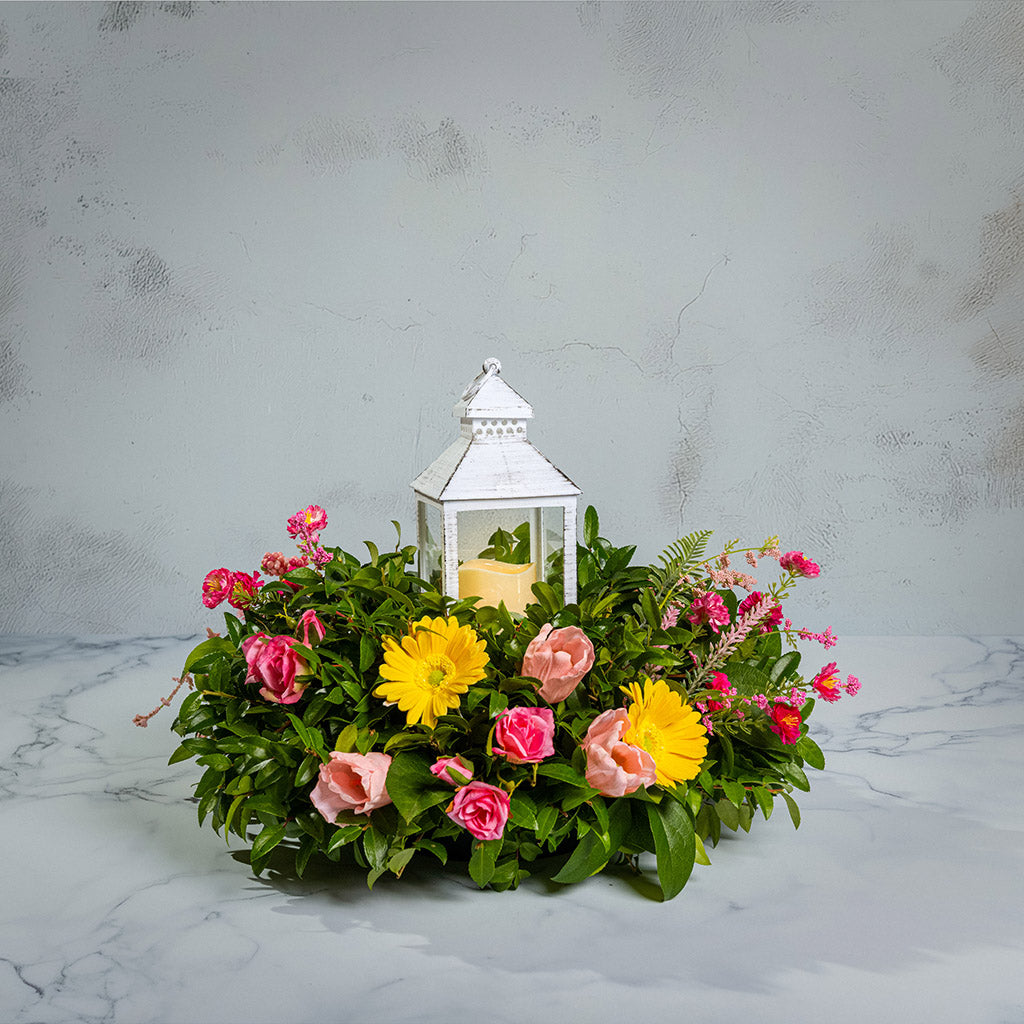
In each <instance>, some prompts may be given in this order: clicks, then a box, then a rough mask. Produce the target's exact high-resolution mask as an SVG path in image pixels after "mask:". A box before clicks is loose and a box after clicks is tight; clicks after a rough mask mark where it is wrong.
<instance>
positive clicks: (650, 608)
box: [640, 590, 661, 629]
mask: <svg viewBox="0 0 1024 1024" xmlns="http://www.w3.org/2000/svg"><path fill="white" fill-rule="evenodd" d="M640 608H641V610H642V611H643V613H644V618H645V619H646V620H647V623H648V625H650V627H651V628H652V629H661V612H660V611H658V602H657V600H656V599H655V597H654V591H652V590H645V591H643V593H642V594H641V595H640Z"/></svg>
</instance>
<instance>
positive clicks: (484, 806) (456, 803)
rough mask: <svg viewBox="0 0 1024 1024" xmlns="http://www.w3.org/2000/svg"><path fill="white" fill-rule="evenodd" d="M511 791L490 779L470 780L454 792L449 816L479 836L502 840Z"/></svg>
mask: <svg viewBox="0 0 1024 1024" xmlns="http://www.w3.org/2000/svg"><path fill="white" fill-rule="evenodd" d="M510 809H511V802H510V801H509V798H508V793H506V792H505V790H503V789H499V788H498V787H497V786H492V785H490V783H487V782H477V781H474V782H471V783H470V784H469V785H468V786H462V787H461V788H460V789H458V790H457V791H456V793H455V799H454V800H453V801H452V802H451V804H450V805H449V807H448V810H447V813H448V817H449V818H451V819H452V821H454V822H455V824H456V825H461V826H462V827H463V828H464V829H466V831H467V832H469V833H471V834H472V835H474V836H476V838H477V839H500V838H501V837H502V835H503V833H504V831H505V822H507V821H508V816H509V811H510Z"/></svg>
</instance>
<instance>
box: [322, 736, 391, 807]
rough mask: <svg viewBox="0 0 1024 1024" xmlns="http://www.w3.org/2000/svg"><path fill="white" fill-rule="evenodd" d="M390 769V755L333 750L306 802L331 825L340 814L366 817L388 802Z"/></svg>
mask: <svg viewBox="0 0 1024 1024" xmlns="http://www.w3.org/2000/svg"><path fill="white" fill-rule="evenodd" d="M390 767H391V755H390V754H379V753H375V752H371V753H369V754H356V753H342V752H341V751H340V750H333V751H331V759H330V760H329V761H328V762H327V763H326V764H322V765H320V776H319V778H318V779H317V783H316V785H315V786H314V787H313V792H312V793H310V794H309V799H310V800H311V801H312V802H313V806H314V807H315V808H316V809H317V810H318V811H319V812H320V814H321V815H323V818H324V820H325V821H327V822H329V823H330V824H332V825H333V824H334V821H335V819H336V818H337V817H338V814H339V813H340V812H341V811H352V812H353V813H354V814H369V813H370V811H374V810H376V809H377V808H378V807H384V806H385V805H386V804H389V803H391V797H390V796H389V795H388V790H387V785H386V783H387V774H388V769H389V768H390Z"/></svg>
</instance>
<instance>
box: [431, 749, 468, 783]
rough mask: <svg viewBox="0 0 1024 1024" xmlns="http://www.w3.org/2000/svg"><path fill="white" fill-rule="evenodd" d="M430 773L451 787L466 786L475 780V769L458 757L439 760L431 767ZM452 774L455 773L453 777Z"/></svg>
mask: <svg viewBox="0 0 1024 1024" xmlns="http://www.w3.org/2000/svg"><path fill="white" fill-rule="evenodd" d="M430 771H431V773H432V774H434V775H436V776H437V777H438V778H439V779H441V780H442V781H443V782H447V783H448V784H449V785H450V786H464V785H466V783H467V782H470V781H472V779H473V769H472V768H470V767H469V765H468V764H467V763H466V762H465V761H463V760H462V758H461V757H459V756H458V755H456V756H455V757H441V758H438V760H436V761H435V762H434V763H433V764H432V765H431V766H430ZM452 772H455V775H452ZM456 776H459V777H458V778H456Z"/></svg>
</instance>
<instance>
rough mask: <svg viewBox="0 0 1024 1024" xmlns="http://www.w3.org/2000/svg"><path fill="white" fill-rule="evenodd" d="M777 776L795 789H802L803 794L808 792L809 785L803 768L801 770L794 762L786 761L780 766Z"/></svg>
mask: <svg viewBox="0 0 1024 1024" xmlns="http://www.w3.org/2000/svg"><path fill="white" fill-rule="evenodd" d="M779 774H780V775H781V776H782V777H783V778H784V779H785V780H786V781H787V782H790V783H792V784H793V785H794V786H795V787H796V788H797V789H802V790H803V791H804V792H805V793H809V792H810V789H811V784H810V782H808V780H807V775H806V773H805V772H804V770H803V768H801V767H800V765H798V764H797V763H796V762H795V761H786V762H784V763H782V764H780V765H779Z"/></svg>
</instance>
